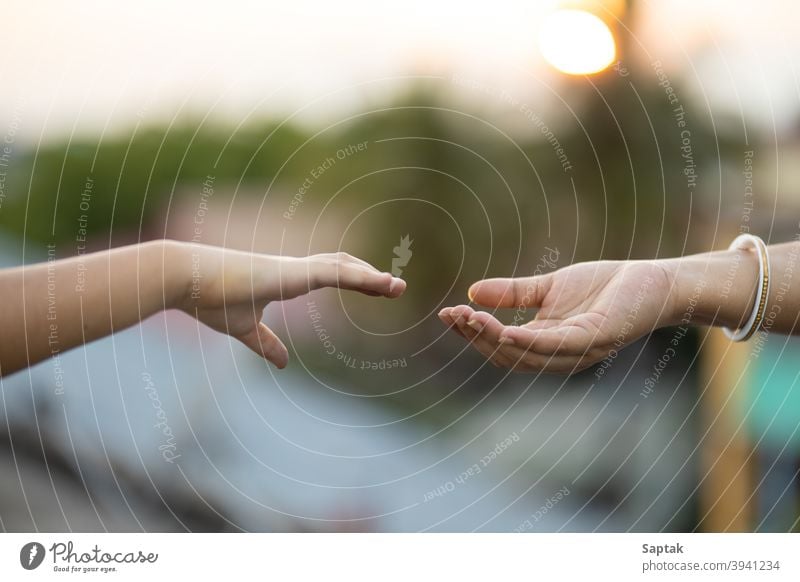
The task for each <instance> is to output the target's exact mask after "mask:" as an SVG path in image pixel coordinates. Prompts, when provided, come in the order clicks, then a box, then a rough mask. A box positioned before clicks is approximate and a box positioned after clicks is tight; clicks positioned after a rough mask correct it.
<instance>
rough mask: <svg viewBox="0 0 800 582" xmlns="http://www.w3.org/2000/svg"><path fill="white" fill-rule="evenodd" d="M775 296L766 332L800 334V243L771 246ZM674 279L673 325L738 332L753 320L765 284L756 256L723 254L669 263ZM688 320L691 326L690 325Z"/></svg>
mask: <svg viewBox="0 0 800 582" xmlns="http://www.w3.org/2000/svg"><path fill="white" fill-rule="evenodd" d="M769 254H770V267H771V269H770V281H771V284H770V292H769V295H768V297H767V307H766V313H765V322H764V324H763V326H762V327H764V328H768V329H769V330H771V331H775V332H778V333H787V334H793V333H800V329H799V328H798V327H797V325H796V321H797V316H798V313H800V273H798V272H797V270H798V268H799V267H800V242H798V241H795V242H791V243H784V244H779V245H772V246H770V247H769ZM663 264H664V265H665V268H666V270H667V272H668V273H669V274H670V277H671V279H672V290H671V294H670V300H669V303H670V314H671V315H670V319H671V321H669V322H668V324H670V325H686V324H700V325H719V326H725V327H729V328H731V329H737V328H739V327H740V326H741V325H743V324H744V322H745V321H746V320H747V318H748V317H749V315H750V313H751V312H752V310H753V306H754V303H755V297H756V290H757V286H758V284H759V277H758V258H757V257H756V255H755V253H754V252H752V251H747V250H744V251H735V250H734V251H718V252H712V253H703V254H699V255H693V256H689V257H682V258H676V259H667V260H665V261H664V262H663ZM687 319H688V321H687Z"/></svg>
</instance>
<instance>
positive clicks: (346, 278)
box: [0, 241, 405, 375]
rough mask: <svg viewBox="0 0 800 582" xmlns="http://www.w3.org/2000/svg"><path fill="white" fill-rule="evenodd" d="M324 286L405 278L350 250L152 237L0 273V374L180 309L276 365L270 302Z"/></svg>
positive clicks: (398, 286) (389, 285)
mask: <svg viewBox="0 0 800 582" xmlns="http://www.w3.org/2000/svg"><path fill="white" fill-rule="evenodd" d="M320 287H341V288H343V289H352V290H356V291H360V292H362V293H367V294H370V295H383V296H386V297H397V296H399V295H400V294H401V293H402V292H403V291H404V290H405V282H403V281H402V280H400V279H397V278H394V277H392V276H391V275H390V274H389V273H381V272H379V271H378V270H377V269H375V268H374V267H372V266H371V265H369V264H367V263H365V262H364V261H361V260H359V259H356V258H354V257H351V256H349V255H346V254H344V253H336V254H325V255H313V256H310V257H302V258H294V257H280V256H273V255H264V254H256V253H246V252H240V251H232V250H227V249H222V248H217V247H210V246H205V245H197V244H188V243H180V242H175V241H153V242H148V243H143V244H139V245H133V246H128V247H122V248H118V249H114V250H111V251H105V252H99V253H94V254H90V255H84V256H80V257H73V258H70V259H64V260H61V261H48V262H47V263H41V264H37V265H32V266H25V267H18V268H14V269H7V270H4V271H0V298H2V299H0V330H2V334H3V339H2V341H0V375H7V374H10V373H12V372H15V371H17V370H20V369H22V368H24V367H26V366H30V365H32V364H34V363H36V362H38V361H40V360H42V359H44V358H47V357H49V356H51V355H53V354H55V353H58V352H61V351H64V350H67V349H69V348H72V347H75V346H77V345H81V344H83V343H86V342H89V341H92V340H94V339H97V338H100V337H103V336H105V335H108V334H110V333H112V332H113V331H116V330H119V329H124V328H126V327H129V326H131V325H133V324H135V323H137V322H139V321H141V320H142V319H145V318H147V317H149V316H151V315H153V314H155V313H157V312H158V311H161V310H163V309H182V310H183V311H185V312H187V313H189V314H190V315H192V316H194V317H196V318H197V319H199V320H200V321H202V322H203V323H205V324H207V325H209V326H210V327H212V328H214V329H216V330H217V331H221V332H223V333H228V334H229V335H231V336H233V337H235V338H237V339H239V340H240V341H242V342H243V343H244V344H245V345H247V346H248V347H249V348H250V349H252V350H253V351H255V352H256V353H257V354H259V355H262V356H264V357H265V358H267V359H268V360H270V361H271V362H273V363H274V364H275V365H276V366H278V367H279V368H282V367H284V366H285V365H286V363H287V360H288V351H287V350H286V347H285V346H284V345H283V343H282V342H281V341H280V339H278V337H277V336H276V335H275V334H274V333H273V332H272V331H271V330H270V329H269V328H268V327H267V326H266V325H264V324H263V323H262V322H261V317H262V315H263V310H264V308H265V307H266V305H267V303H269V302H270V301H276V300H278V301H279V300H283V299H291V298H292V297H297V296H298V295H302V294H305V293H308V292H309V291H311V290H313V289H317V288H320Z"/></svg>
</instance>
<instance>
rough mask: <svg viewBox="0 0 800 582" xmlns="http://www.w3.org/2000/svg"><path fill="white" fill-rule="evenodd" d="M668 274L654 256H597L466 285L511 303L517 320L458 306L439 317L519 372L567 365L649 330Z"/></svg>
mask: <svg viewBox="0 0 800 582" xmlns="http://www.w3.org/2000/svg"><path fill="white" fill-rule="evenodd" d="M668 292H669V280H668V278H667V276H666V274H665V272H664V271H663V269H662V268H661V267H660V266H658V264H657V263H653V262H645V261H641V262H640V261H633V262H631V261H628V262H614V261H600V262H594V263H581V264H577V265H573V266H570V267H567V268H565V269H561V270H558V271H555V272H553V273H550V274H547V275H543V276H537V277H528V278H520V279H488V280H486V281H481V282H479V283H476V285H474V286H473V287H472V289H471V290H470V294H471V297H472V298H473V300H474V301H475V302H476V303H478V304H481V305H484V306H487V307H506V308H514V309H516V317H515V319H516V320H523V319H528V317H529V314H528V311H529V309H531V308H538V311H537V313H536V314H535V316H534V317H532V318H530V321H528V322H527V323H524V324H523V325H520V326H504V325H503V324H501V323H500V322H499V321H498V320H497V319H495V318H494V317H493V316H492V315H490V314H489V313H486V312H481V311H475V310H473V309H472V308H471V307H469V306H466V305H463V306H458V307H453V308H446V309H444V310H442V312H441V313H440V317H441V318H442V320H443V321H444V322H445V323H447V324H449V325H450V326H451V327H453V329H455V330H456V331H457V332H459V333H460V334H461V335H462V336H464V337H465V338H467V339H469V340H470V341H471V343H472V344H473V346H474V347H475V348H476V349H478V350H479V351H480V352H481V353H482V354H483V355H484V356H486V357H487V358H489V359H490V360H491V361H492V362H493V363H495V364H496V365H501V366H505V367H509V368H513V369H516V370H520V371H539V370H548V371H557V372H573V371H576V370H579V369H583V368H585V367H587V366H589V365H591V364H593V363H596V362H598V361H599V360H601V359H602V358H604V357H605V356H606V355H607V354H608V353H609V351H610V350H611V349H614V346H615V345H617V346H619V345H621V344H624V343H628V342H631V341H633V340H635V339H636V338H638V337H640V336H642V335H644V334H646V333H648V332H649V331H652V329H654V327H655V326H656V324H657V322H658V321H659V319H660V318H661V316H662V313H663V312H664V307H665V298H666V297H668V295H669V293H668Z"/></svg>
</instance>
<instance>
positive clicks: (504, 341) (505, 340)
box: [498, 335, 517, 346]
mask: <svg viewBox="0 0 800 582" xmlns="http://www.w3.org/2000/svg"><path fill="white" fill-rule="evenodd" d="M498 341H499V342H500V343H501V344H505V345H508V346H514V345H517V342H515V341H514V339H513V338H510V337H508V336H507V335H504V336H501V337H500V339H499V340H498Z"/></svg>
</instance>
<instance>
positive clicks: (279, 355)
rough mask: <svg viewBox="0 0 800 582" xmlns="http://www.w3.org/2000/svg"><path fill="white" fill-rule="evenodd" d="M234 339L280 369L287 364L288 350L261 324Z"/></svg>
mask: <svg viewBox="0 0 800 582" xmlns="http://www.w3.org/2000/svg"><path fill="white" fill-rule="evenodd" d="M236 339H238V340H239V341H240V342H242V343H243V344H244V345H246V346H247V347H248V348H250V349H251V350H253V351H254V352H255V353H257V354H258V355H259V356H261V357H263V358H266V359H268V360H269V361H270V362H272V363H273V364H275V366H277V367H278V368H280V369H283V368H285V367H286V364H287V363H288V362H289V350H287V349H286V346H285V345H283V342H282V341H281V340H280V339H279V338H278V336H276V335H275V334H274V333H273V332H272V330H271V329H270V328H268V327H267V326H266V325H265V324H264V323H263V322H260V321H259V322H258V325H257V326H256V327H254V328H253V329H252V330H251V331H249V332H247V333H246V334H244V335H242V336H239V337H237V338H236Z"/></svg>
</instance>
